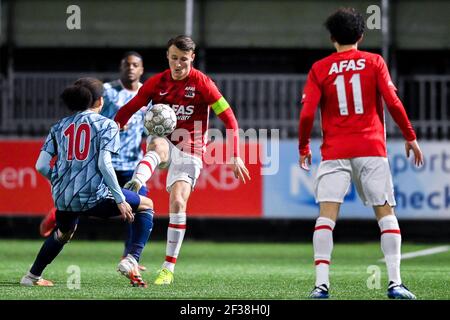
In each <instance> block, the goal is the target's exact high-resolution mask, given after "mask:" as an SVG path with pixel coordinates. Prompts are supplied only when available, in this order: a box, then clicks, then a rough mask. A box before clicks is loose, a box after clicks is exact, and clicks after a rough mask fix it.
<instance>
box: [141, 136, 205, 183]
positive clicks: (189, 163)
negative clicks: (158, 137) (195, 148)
mask: <svg viewBox="0 0 450 320" xmlns="http://www.w3.org/2000/svg"><path fill="white" fill-rule="evenodd" d="M151 139H152V137H151V136H149V137H148V138H147V143H149V142H150V141H151ZM165 139H166V141H167V142H168V143H169V160H168V161H167V162H163V163H160V165H159V168H161V169H165V168H169V171H168V173H167V180H166V190H167V192H170V190H171V188H172V186H173V184H174V183H175V182H177V181H186V182H187V183H189V184H190V185H191V187H192V190H194V187H195V184H196V183H197V179H198V177H199V176H200V171H201V170H202V168H203V162H202V160H201V159H200V158H198V157H196V156H194V155H192V154H189V153H187V152H184V151H181V150H180V149H178V148H177V147H176V146H175V145H174V144H173V143H172V142H171V141H170V140H169V139H167V138H165Z"/></svg>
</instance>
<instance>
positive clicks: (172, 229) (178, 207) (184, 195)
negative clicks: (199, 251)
mask: <svg viewBox="0 0 450 320" xmlns="http://www.w3.org/2000/svg"><path fill="white" fill-rule="evenodd" d="M191 189H192V186H191V184H189V183H187V182H186V181H177V182H175V183H174V184H173V186H172V188H171V191H170V214H169V216H170V218H169V227H168V228H167V245H166V258H165V261H164V263H163V265H162V268H161V271H160V272H159V275H158V277H157V278H156V280H155V284H158V285H165V284H171V283H172V282H173V273H174V270H175V264H176V262H177V258H178V254H179V253H180V248H181V245H182V243H183V239H184V234H185V233H186V206H187V201H188V199H189V196H190V194H191Z"/></svg>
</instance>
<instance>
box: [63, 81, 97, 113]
mask: <svg viewBox="0 0 450 320" xmlns="http://www.w3.org/2000/svg"><path fill="white" fill-rule="evenodd" d="M101 96H103V83H102V82H101V81H100V80H98V79H95V78H81V79H78V80H77V81H75V82H74V83H73V84H72V85H70V86H68V87H66V88H65V89H64V91H63V92H62V94H61V99H62V101H63V102H64V104H65V105H66V106H67V107H68V108H69V109H70V110H72V111H84V110H86V109H89V108H91V107H92V106H93V105H94V103H95V101H97V100H98V99H100V97H101Z"/></svg>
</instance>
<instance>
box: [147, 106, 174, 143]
mask: <svg viewBox="0 0 450 320" xmlns="http://www.w3.org/2000/svg"><path fill="white" fill-rule="evenodd" d="M144 126H145V128H146V129H147V130H148V133H149V134H150V135H152V136H158V137H164V136H167V135H168V134H171V133H172V132H173V130H175V127H176V126H177V116H176V114H175V111H173V109H172V108H171V107H170V106H169V105H167V104H163V103H158V104H155V105H153V107H152V108H149V109H148V110H147V112H146V113H145V119H144Z"/></svg>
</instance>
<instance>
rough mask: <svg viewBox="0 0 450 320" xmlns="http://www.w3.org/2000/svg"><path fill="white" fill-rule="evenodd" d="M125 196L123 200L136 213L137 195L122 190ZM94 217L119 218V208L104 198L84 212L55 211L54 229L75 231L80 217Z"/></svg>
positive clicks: (112, 200)
mask: <svg viewBox="0 0 450 320" xmlns="http://www.w3.org/2000/svg"><path fill="white" fill-rule="evenodd" d="M122 192H123V194H124V195H125V200H126V202H128V203H129V204H130V206H131V208H132V210H133V212H137V210H138V207H139V204H140V202H141V199H140V198H139V195H138V194H137V193H135V192H133V191H130V190H126V189H122ZM81 216H83V217H96V218H101V219H108V218H113V217H117V216H120V211H119V208H117V204H116V201H114V199H112V198H105V199H103V201H101V202H99V203H98V204H97V205H96V206H95V207H93V208H91V209H89V210H86V211H60V210H56V227H57V228H58V229H59V230H60V231H61V232H64V233H65V232H68V231H71V230H74V229H75V226H76V225H77V224H78V220H79V219H80V217H81Z"/></svg>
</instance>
